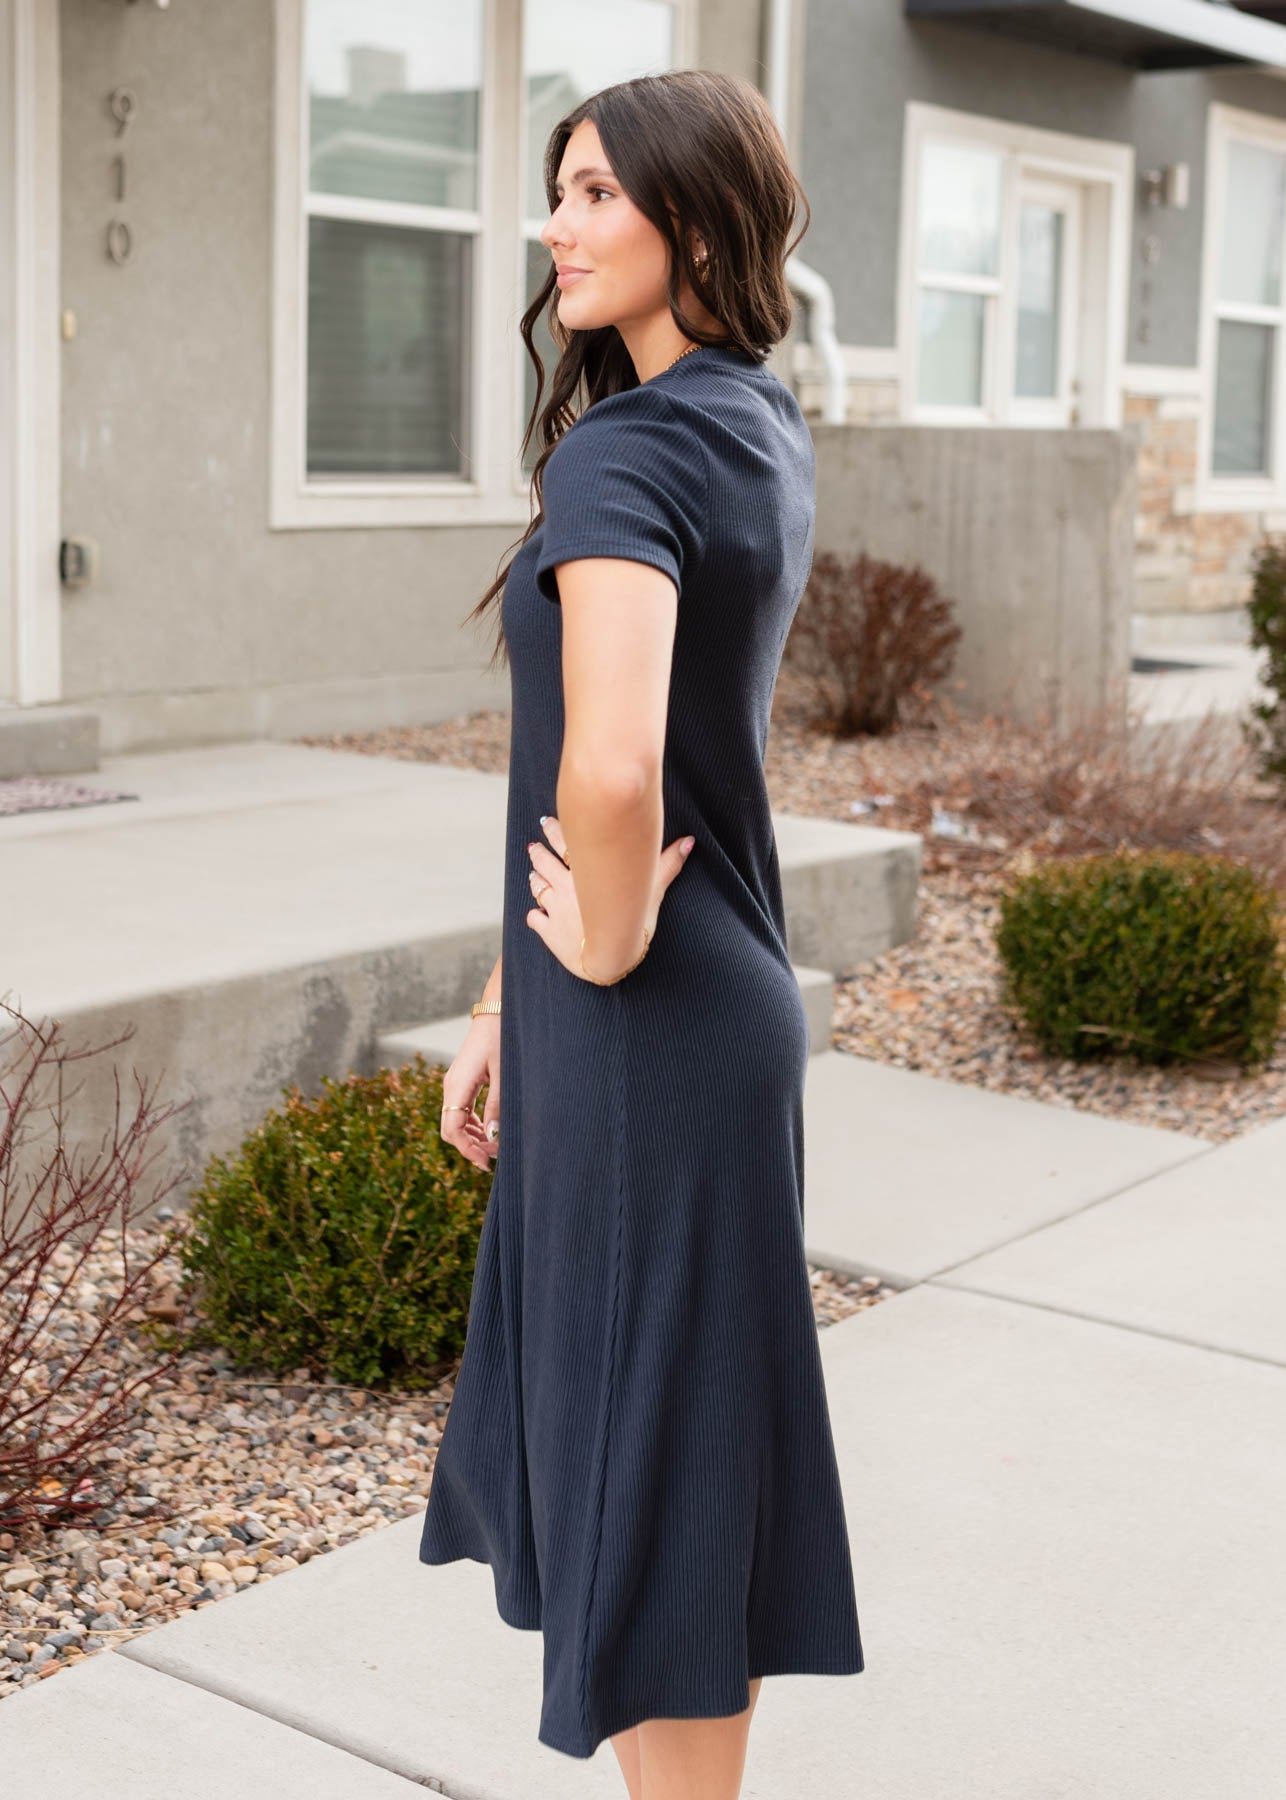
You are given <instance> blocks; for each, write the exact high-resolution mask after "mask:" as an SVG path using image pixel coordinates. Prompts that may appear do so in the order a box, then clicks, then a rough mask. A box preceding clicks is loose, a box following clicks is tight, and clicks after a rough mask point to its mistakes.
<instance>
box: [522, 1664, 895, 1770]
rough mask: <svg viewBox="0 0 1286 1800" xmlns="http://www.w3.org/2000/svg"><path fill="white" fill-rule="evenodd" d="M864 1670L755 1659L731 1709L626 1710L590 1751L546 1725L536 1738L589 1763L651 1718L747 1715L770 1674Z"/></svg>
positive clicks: (858, 1666)
mask: <svg viewBox="0 0 1286 1800" xmlns="http://www.w3.org/2000/svg"><path fill="white" fill-rule="evenodd" d="M804 1661H806V1662H807V1665H808V1666H807V1667H804V1666H803V1662H804ZM865 1667H866V1660H865V1658H864V1657H863V1656H861V1655H859V1656H858V1657H857V1659H856V1661H854V1659H853V1658H852V1657H847V1656H846V1657H839V1658H836V1659H834V1660H833V1661H827V1659H826V1658H824V1657H809V1658H806V1659H801V1661H800V1662H795V1661H794V1660H792V1659H791V1658H790V1657H785V1658H776V1659H773V1658H769V1659H767V1660H762V1659H761V1660H760V1661H759V1662H755V1661H754V1660H752V1661H751V1664H750V1673H749V1675H748V1676H747V1677H746V1697H745V1699H744V1700H742V1701H740V1702H739V1703H736V1704H733V1705H729V1706H719V1705H717V1704H701V1705H698V1706H692V1707H687V1708H682V1707H672V1708H669V1709H668V1710H667V1711H665V1712H658V1711H655V1710H653V1709H652V1708H648V1709H646V1710H644V1711H641V1712H640V1711H637V1710H636V1709H635V1708H626V1709H625V1710H624V1712H623V1714H622V1715H621V1716H620V1717H619V1718H617V1719H613V1720H612V1721H611V1723H609V1724H607V1725H604V1726H602V1727H601V1728H600V1730H599V1733H598V1736H597V1737H596V1738H594V1740H593V1742H592V1743H590V1744H589V1748H588V1749H586V1748H585V1744H586V1740H585V1739H584V1738H581V1739H579V1740H577V1741H576V1742H574V1743H573V1742H572V1741H571V1740H569V1739H567V1738H560V1737H558V1736H557V1735H556V1734H555V1733H554V1732H552V1731H550V1730H548V1729H547V1728H546V1727H545V1726H543V1725H542V1726H541V1727H540V1728H539V1729H538V1730H537V1732H536V1737H537V1740H538V1741H539V1742H540V1743H542V1744H544V1745H545V1746H546V1747H547V1748H548V1749H550V1750H558V1751H560V1752H561V1753H562V1755H564V1756H573V1757H575V1758H576V1759H577V1761H579V1762H588V1761H589V1759H590V1758H591V1757H592V1756H594V1755H595V1754H596V1753H597V1751H598V1750H599V1748H600V1746H601V1745H603V1744H605V1743H606V1742H607V1741H608V1739H609V1738H613V1737H616V1736H618V1735H619V1734H620V1733H621V1732H622V1731H632V1730H633V1729H634V1727H635V1726H636V1725H642V1724H644V1723H645V1722H646V1721H647V1720H649V1719H732V1718H735V1717H736V1716H737V1714H738V1713H743V1712H745V1710H746V1708H747V1707H748V1706H749V1704H750V1685H749V1684H750V1683H751V1682H752V1681H758V1680H760V1679H761V1678H762V1677H765V1676H769V1675H860V1674H861V1673H862V1672H863V1670H864V1669H865Z"/></svg>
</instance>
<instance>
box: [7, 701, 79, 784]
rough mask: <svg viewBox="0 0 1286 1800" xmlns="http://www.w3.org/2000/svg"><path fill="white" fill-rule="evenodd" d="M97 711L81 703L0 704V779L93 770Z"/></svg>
mask: <svg viewBox="0 0 1286 1800" xmlns="http://www.w3.org/2000/svg"><path fill="white" fill-rule="evenodd" d="M98 766H99V763H98V714H97V713H95V712H90V711H89V710H88V708H86V707H83V706H55V705H50V706H4V707H0V780H5V779H7V778H9V777H10V776H13V775H76V774H80V773H82V772H83V771H86V770H91V769H97V768H98Z"/></svg>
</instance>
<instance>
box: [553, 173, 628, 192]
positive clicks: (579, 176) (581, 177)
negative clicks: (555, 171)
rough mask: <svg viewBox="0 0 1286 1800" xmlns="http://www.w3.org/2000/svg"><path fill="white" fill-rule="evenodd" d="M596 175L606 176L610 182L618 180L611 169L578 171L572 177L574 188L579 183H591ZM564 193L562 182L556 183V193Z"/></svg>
mask: <svg viewBox="0 0 1286 1800" xmlns="http://www.w3.org/2000/svg"><path fill="white" fill-rule="evenodd" d="M595 175H606V176H607V178H608V180H609V181H615V180H616V177H615V175H613V174H612V171H611V170H610V169H577V171H576V173H575V174H574V175H573V176H572V186H573V187H575V186H576V183H577V182H578V181H581V182H584V181H590V180H592V179H593V177H594V176H595ZM562 191H563V184H562V182H561V181H556V182H555V183H554V192H555V193H556V194H561V193H562Z"/></svg>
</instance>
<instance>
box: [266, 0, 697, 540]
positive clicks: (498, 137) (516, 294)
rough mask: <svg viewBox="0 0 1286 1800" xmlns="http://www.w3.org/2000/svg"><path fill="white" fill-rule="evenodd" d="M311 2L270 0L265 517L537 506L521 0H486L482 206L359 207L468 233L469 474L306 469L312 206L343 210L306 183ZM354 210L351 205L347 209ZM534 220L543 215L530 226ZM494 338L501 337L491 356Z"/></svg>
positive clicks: (500, 518) (691, 5)
mask: <svg viewBox="0 0 1286 1800" xmlns="http://www.w3.org/2000/svg"><path fill="white" fill-rule="evenodd" d="M671 4H672V5H673V6H674V10H675V62H674V67H676V68H681V67H685V66H688V64H689V61H690V59H691V57H692V54H693V52H694V50H695V31H696V21H695V4H696V0H671ZM305 5H306V0H275V50H276V68H275V92H276V112H275V125H274V137H275V179H274V204H273V284H272V285H273V295H272V448H271V476H270V502H269V524H270V527H271V528H272V529H273V530H277V531H291V530H307V529H314V528H317V529H322V528H326V527H345V526H350V527H351V526H373V527H378V526H392V527H398V526H408V525H511V526H512V525H517V526H525V525H526V524H527V522H528V520H529V519H530V517H531V507H530V481H529V478H528V476H527V473H526V471H525V470H524V469H523V467H522V458H521V454H520V442H521V438H522V433H523V429H524V426H525V424H526V418H525V415H524V412H523V365H524V363H525V362H526V360H527V351H526V347H525V345H524V344H523V342H522V337H521V335H520V333H519V330H518V321H519V319H520V318H521V316H522V314H523V312H524V311H525V310H526V305H527V301H526V281H525V275H526V270H525V258H526V245H527V242H528V240H529V239H530V237H531V236H532V235H533V233H532V229H531V226H532V222H531V221H529V220H527V219H526V218H525V217H524V213H523V201H524V198H525V195H526V185H525V184H526V168H525V156H526V135H527V133H526V120H525V117H524V81H523V0H484V10H483V24H482V35H483V56H482V104H481V107H480V111H479V143H478V183H479V187H478V201H479V203H478V209H477V211H476V213H464V212H462V213H459V214H451V215H448V214H447V213H446V212H445V211H444V210H443V209H442V208H431V209H425V208H418V207H415V208H407V207H404V206H399V205H392V204H390V205H388V206H383V207H380V206H376V205H373V204H370V203H368V202H365V201H363V202H361V205H360V213H361V217H362V218H364V219H365V218H372V217H374V216H376V214H377V213H380V214H383V215H385V216H387V218H388V219H389V221H390V222H392V223H399V222H401V220H402V219H403V218H405V217H408V216H409V215H410V214H412V213H414V214H416V215H419V216H421V217H427V216H428V214H429V213H430V212H431V213H432V215H433V220H434V222H435V223H437V224H448V225H450V226H451V228H452V229H458V230H464V231H472V232H474V233H475V234H476V235H475V250H474V257H473V293H472V302H473V304H472V311H471V314H470V318H469V322H468V330H469V334H470V338H471V341H472V343H473V344H474V345H475V346H476V348H475V351H474V353H473V355H472V357H471V359H470V362H471V367H470V384H469V388H468V391H467V393H466V395H465V406H466V409H467V412H468V418H469V429H468V432H467V434H466V439H467V442H468V443H469V444H470V445H471V447H472V448H471V455H470V459H469V460H470V467H471V470H472V474H471V476H469V477H461V476H450V475H432V476H406V475H403V476H390V477H387V478H382V477H378V476H376V477H370V476H364V477H361V478H360V479H359V478H356V477H354V478H353V479H352V480H347V481H346V480H345V479H344V478H342V477H336V476H333V475H332V476H327V477H326V478H325V479H324V480H322V479H319V478H313V479H312V480H310V479H309V478H308V475H307V470H306V461H305V458H306V435H305V411H306V404H307V368H308V360H307V342H306V332H307V284H306V280H305V270H306V266H307V249H308V234H307V220H308V215H309V212H310V211H312V212H314V213H321V212H325V213H327V214H328V215H329V216H332V217H340V216H343V215H344V214H345V209H346V206H347V205H348V203H346V202H345V201H344V200H343V199H342V198H339V199H327V198H324V197H322V198H319V197H318V196H312V197H311V198H310V196H309V195H308V193H307V191H306V186H305V177H306V161H305V155H306V144H307V133H308V113H307V106H306V103H305V69H304V8H305ZM350 210H351V209H350ZM536 229H537V230H538V229H539V227H537V228H536ZM488 346H494V347H495V354H491V353H490V351H489V349H488Z"/></svg>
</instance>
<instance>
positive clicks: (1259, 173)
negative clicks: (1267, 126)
mask: <svg viewBox="0 0 1286 1800" xmlns="http://www.w3.org/2000/svg"><path fill="white" fill-rule="evenodd" d="M1284 196H1286V156H1282V155H1280V154H1279V153H1278V152H1277V151H1276V150H1265V149H1263V148H1262V147H1261V146H1260V145H1258V144H1243V143H1239V142H1238V141H1237V140H1236V139H1233V140H1232V141H1231V142H1230V143H1229V145H1228V186H1227V191H1226V192H1225V194H1224V210H1223V254H1222V257H1221V261H1220V271H1219V298H1220V299H1221V300H1241V301H1249V302H1250V304H1251V305H1253V306H1276V305H1278V304H1279V302H1280V300H1281V272H1282V202H1283V197H1284Z"/></svg>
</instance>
